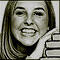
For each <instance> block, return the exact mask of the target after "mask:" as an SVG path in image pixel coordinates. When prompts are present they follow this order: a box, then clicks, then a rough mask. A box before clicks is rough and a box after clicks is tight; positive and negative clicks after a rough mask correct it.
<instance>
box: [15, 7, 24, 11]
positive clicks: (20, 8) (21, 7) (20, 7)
mask: <svg viewBox="0 0 60 60" xmlns="http://www.w3.org/2000/svg"><path fill="white" fill-rule="evenodd" d="M16 9H24V10H25V8H23V7H16V8H15V9H14V10H16Z"/></svg>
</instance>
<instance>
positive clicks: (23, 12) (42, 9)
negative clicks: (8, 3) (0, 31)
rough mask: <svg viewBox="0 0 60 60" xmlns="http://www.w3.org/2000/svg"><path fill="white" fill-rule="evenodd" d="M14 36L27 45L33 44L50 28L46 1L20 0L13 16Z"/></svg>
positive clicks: (12, 28) (12, 27)
mask: <svg viewBox="0 0 60 60" xmlns="http://www.w3.org/2000/svg"><path fill="white" fill-rule="evenodd" d="M11 22H12V24H11V31H12V34H13V36H14V37H15V38H16V39H17V40H18V41H19V42H21V43H22V44H23V45H25V46H32V45H33V44H35V43H36V42H37V41H38V40H39V38H41V37H42V36H43V35H44V34H45V33H46V32H47V28H48V10H47V6H46V4H45V2H44V1H37V2H36V1H23V2H22V1H18V2H17V4H16V6H15V9H14V14H13V16H12V21H11Z"/></svg>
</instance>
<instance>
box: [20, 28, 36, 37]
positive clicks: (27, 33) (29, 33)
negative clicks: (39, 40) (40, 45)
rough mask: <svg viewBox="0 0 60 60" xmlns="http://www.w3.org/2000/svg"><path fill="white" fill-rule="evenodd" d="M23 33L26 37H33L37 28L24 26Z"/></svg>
mask: <svg viewBox="0 0 60 60" xmlns="http://www.w3.org/2000/svg"><path fill="white" fill-rule="evenodd" d="M20 31H21V35H22V36H25V37H32V36H35V34H36V32H37V30H35V29H33V28H22V29H21V30H20Z"/></svg>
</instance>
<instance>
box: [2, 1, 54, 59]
mask: <svg viewBox="0 0 60 60" xmlns="http://www.w3.org/2000/svg"><path fill="white" fill-rule="evenodd" d="M16 3H17V1H9V2H8V3H7V6H6V9H5V13H4V18H3V23H2V31H1V32H2V35H1V56H2V59H17V58H21V59H22V58H24V57H26V55H25V54H22V53H21V52H20V51H18V50H16V49H15V48H14V47H13V42H12V39H11V34H10V32H11V30H10V29H11V18H12V14H13V11H14V8H15V6H16ZM45 3H46V5H47V8H48V15H49V23H48V26H49V29H50V30H51V29H53V28H55V14H54V9H53V6H52V3H51V1H48V2H46V1H45Z"/></svg>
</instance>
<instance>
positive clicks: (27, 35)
mask: <svg viewBox="0 0 60 60" xmlns="http://www.w3.org/2000/svg"><path fill="white" fill-rule="evenodd" d="M21 35H22V36H24V37H33V36H34V35H35V33H21Z"/></svg>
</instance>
